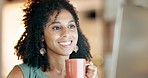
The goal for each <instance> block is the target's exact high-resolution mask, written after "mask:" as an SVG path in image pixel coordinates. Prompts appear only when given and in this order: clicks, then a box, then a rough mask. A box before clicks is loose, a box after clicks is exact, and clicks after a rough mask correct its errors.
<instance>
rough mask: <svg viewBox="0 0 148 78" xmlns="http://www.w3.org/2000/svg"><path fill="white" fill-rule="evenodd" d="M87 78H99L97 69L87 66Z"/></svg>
mask: <svg viewBox="0 0 148 78" xmlns="http://www.w3.org/2000/svg"><path fill="white" fill-rule="evenodd" d="M85 78H98V72H97V67H96V66H94V65H91V64H88V65H86V77H85Z"/></svg>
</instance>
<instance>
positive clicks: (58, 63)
mask: <svg viewBox="0 0 148 78" xmlns="http://www.w3.org/2000/svg"><path fill="white" fill-rule="evenodd" d="M47 54H48V63H49V64H50V69H51V70H50V71H54V72H57V73H62V72H65V60H66V59H68V58H69V56H63V55H59V54H56V53H55V52H48V53H47Z"/></svg>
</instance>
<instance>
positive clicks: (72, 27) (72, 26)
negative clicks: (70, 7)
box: [68, 24, 76, 29]
mask: <svg viewBox="0 0 148 78" xmlns="http://www.w3.org/2000/svg"><path fill="white" fill-rule="evenodd" d="M68 28H69V29H75V28H76V25H73V24H71V25H69V26H68Z"/></svg>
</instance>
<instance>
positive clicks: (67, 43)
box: [59, 41, 71, 45]
mask: <svg viewBox="0 0 148 78" xmlns="http://www.w3.org/2000/svg"><path fill="white" fill-rule="evenodd" d="M59 44H61V45H69V44H71V41H68V42H59Z"/></svg>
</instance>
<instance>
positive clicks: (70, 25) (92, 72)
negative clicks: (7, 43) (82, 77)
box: [7, 0, 98, 78]
mask: <svg viewBox="0 0 148 78" xmlns="http://www.w3.org/2000/svg"><path fill="white" fill-rule="evenodd" d="M23 11H24V12H25V15H24V19H23V21H24V24H25V28H26V30H25V32H24V33H23V34H22V36H21V38H20V39H19V41H18V43H17V45H16V46H15V47H14V48H15V50H16V55H17V56H18V58H19V59H22V60H23V64H20V65H16V66H15V67H14V68H13V69H12V71H11V72H10V73H9V75H8V76H7V78H65V59H69V58H70V59H71V58H85V59H86V60H87V62H88V63H89V62H91V54H90V51H89V50H90V47H89V44H88V42H87V39H86V38H85V36H84V35H83V34H82V32H81V30H80V27H79V19H78V16H77V14H76V11H75V8H74V7H73V6H72V5H71V4H70V3H69V1H67V0H32V1H30V0H29V1H28V2H27V3H26V8H25V9H24V10H23ZM96 72H97V70H96V67H95V66H93V65H89V66H87V70H86V78H98V77H97V76H98V75H97V73H96Z"/></svg>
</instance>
